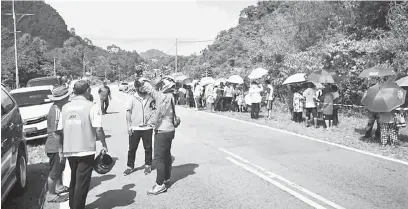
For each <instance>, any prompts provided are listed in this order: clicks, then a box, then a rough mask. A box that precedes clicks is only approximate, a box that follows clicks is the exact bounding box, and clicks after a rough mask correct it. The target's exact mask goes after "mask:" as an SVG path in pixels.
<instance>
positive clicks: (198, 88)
mask: <svg viewBox="0 0 408 209" xmlns="http://www.w3.org/2000/svg"><path fill="white" fill-rule="evenodd" d="M202 92H203V87H202V86H201V85H200V84H198V83H196V84H195V86H194V102H195V109H196V110H198V108H199V107H200V99H201V94H202Z"/></svg>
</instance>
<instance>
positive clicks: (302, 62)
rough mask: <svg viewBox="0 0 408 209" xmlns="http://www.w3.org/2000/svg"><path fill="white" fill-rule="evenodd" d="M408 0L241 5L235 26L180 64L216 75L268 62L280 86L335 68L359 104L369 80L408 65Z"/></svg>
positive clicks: (346, 98) (348, 97) (346, 95)
mask: <svg viewBox="0 0 408 209" xmlns="http://www.w3.org/2000/svg"><path fill="white" fill-rule="evenodd" d="M407 40H408V2H394V1H392V2H379V1H371V2H367V1H360V2H349V1H342V2H331V1H325V2H320V1H319V2H315V1H312V2H277V1H270V2H258V4H257V5H256V6H250V7H247V8H245V9H244V10H242V12H241V14H240V18H239V24H238V26H237V27H235V28H231V29H229V30H226V31H221V32H220V33H219V34H218V36H217V38H216V40H215V41H214V43H213V44H211V45H209V46H208V47H207V48H206V49H204V50H203V51H202V53H201V54H200V55H199V56H190V57H185V58H181V59H179V60H180V61H179V69H182V70H183V71H184V72H185V73H186V74H189V75H191V76H193V77H199V76H200V75H201V74H202V72H203V71H204V70H205V69H212V70H213V72H214V74H215V75H216V76H217V77H227V76H229V75H232V74H240V75H242V76H243V77H245V76H247V75H248V74H249V72H250V71H251V70H252V69H254V68H255V67H263V68H266V69H268V70H269V71H270V75H271V76H272V78H273V80H274V81H275V85H277V86H278V87H279V86H280V84H281V83H282V81H283V80H284V79H285V78H287V77H288V76H289V75H291V74H294V73H296V72H308V71H311V70H315V69H328V70H332V71H335V72H337V73H338V74H339V75H341V76H342V77H343V83H342V85H341V87H342V90H341V93H342V94H343V95H342V97H341V98H343V101H342V102H343V103H345V104H359V103H360V99H361V93H362V90H365V89H366V88H367V86H366V85H365V82H364V79H359V78H357V75H358V74H359V73H360V72H361V71H362V70H363V69H366V68H368V67H372V66H375V65H382V66H387V67H392V68H394V69H395V70H397V71H398V76H401V75H406V74H407V72H408V61H407V60H408V41H407Z"/></svg>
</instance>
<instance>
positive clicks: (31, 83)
mask: <svg viewBox="0 0 408 209" xmlns="http://www.w3.org/2000/svg"><path fill="white" fill-rule="evenodd" d="M59 83H60V82H59V80H58V79H57V78H49V79H41V80H30V81H28V82H27V87H32V86H50V85H51V86H57V85H59Z"/></svg>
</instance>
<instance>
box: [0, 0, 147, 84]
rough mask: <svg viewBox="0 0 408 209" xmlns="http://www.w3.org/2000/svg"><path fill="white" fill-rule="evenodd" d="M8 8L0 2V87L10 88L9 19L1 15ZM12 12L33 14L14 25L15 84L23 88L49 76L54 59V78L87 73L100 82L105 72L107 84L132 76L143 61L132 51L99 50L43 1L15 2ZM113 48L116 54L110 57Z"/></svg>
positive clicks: (12, 79) (11, 51)
mask: <svg viewBox="0 0 408 209" xmlns="http://www.w3.org/2000/svg"><path fill="white" fill-rule="evenodd" d="M11 6H12V5H11V2H6V1H2V2H1V9H2V22H1V33H2V34H1V35H2V42H1V75H2V83H4V84H5V85H7V86H10V87H13V86H14V84H15V62H14V37H13V33H12V31H13V19H12V16H6V15H4V14H6V13H11ZM15 10H16V13H18V14H26V13H31V14H34V15H33V16H25V17H23V18H21V20H20V21H18V23H17V30H18V31H21V32H20V33H18V35H17V51H18V69H19V80H20V84H21V85H23V86H24V85H25V84H26V82H27V81H28V80H29V79H31V78H35V77H39V76H47V75H53V65H54V59H55V63H56V71H57V75H60V76H66V77H67V78H76V77H80V76H83V75H84V72H87V73H91V74H92V75H95V76H99V77H101V78H103V77H104V76H105V72H106V75H107V78H108V79H110V80H118V79H124V78H127V77H129V76H130V75H133V74H134V72H135V66H136V65H138V64H140V63H141V62H142V61H143V59H142V58H141V57H140V56H139V54H138V53H137V52H136V51H133V52H129V51H125V50H121V49H120V47H118V46H115V45H112V46H110V47H108V49H102V48H100V47H97V46H94V45H93V44H92V41H91V40H89V39H87V38H82V37H80V36H79V35H77V34H76V33H75V29H73V28H71V29H70V30H69V31H68V30H67V25H66V24H65V22H64V20H63V18H62V17H61V16H60V15H59V14H58V12H57V11H56V10H55V9H53V8H52V7H51V6H49V5H48V4H46V3H44V2H43V1H16V2H15ZM18 19H19V16H17V20H18ZM113 48H116V49H118V51H117V52H116V53H110V52H109V49H113Z"/></svg>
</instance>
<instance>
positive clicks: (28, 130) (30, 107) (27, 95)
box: [10, 86, 53, 141]
mask: <svg viewBox="0 0 408 209" xmlns="http://www.w3.org/2000/svg"><path fill="white" fill-rule="evenodd" d="M52 89H53V86H34V87H27V88H20V89H15V90H12V91H11V92H10V94H11V95H12V96H13V97H14V99H15V100H16V101H17V105H18V106H19V108H20V113H21V117H22V119H23V122H24V127H23V132H24V136H25V138H26V140H27V141H29V140H35V139H41V138H46V137H47V115H48V112H49V110H50V108H51V106H52V104H53V102H52V101H51V100H50V99H49V98H48V95H51V94H52V93H51V90H52Z"/></svg>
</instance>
